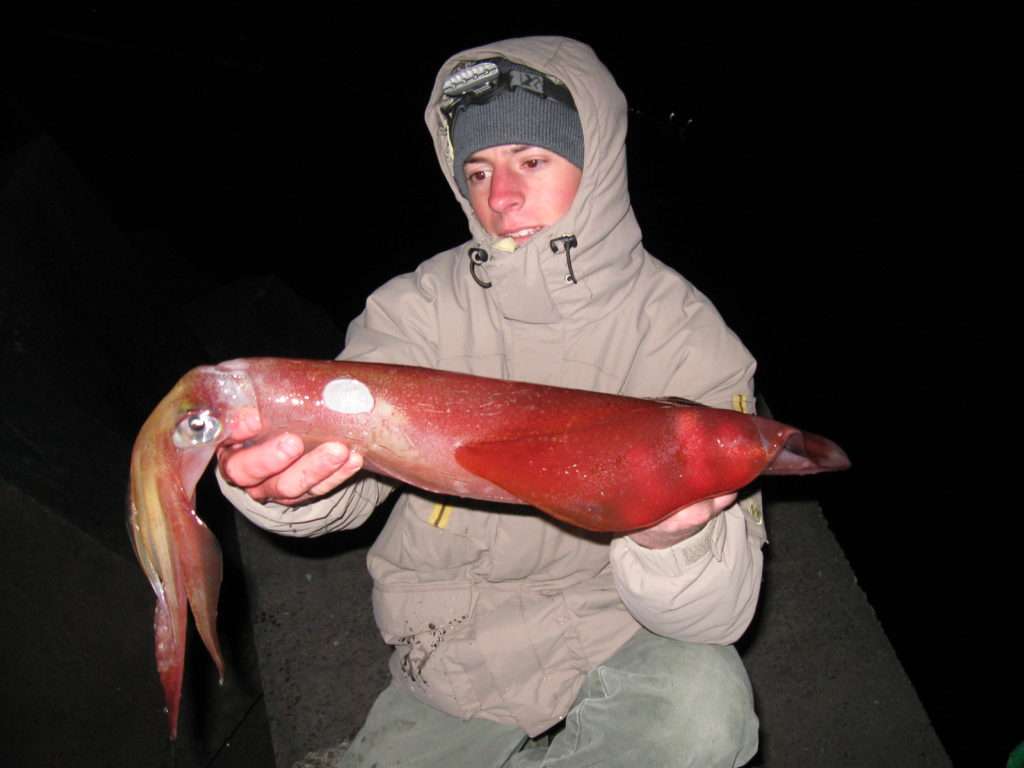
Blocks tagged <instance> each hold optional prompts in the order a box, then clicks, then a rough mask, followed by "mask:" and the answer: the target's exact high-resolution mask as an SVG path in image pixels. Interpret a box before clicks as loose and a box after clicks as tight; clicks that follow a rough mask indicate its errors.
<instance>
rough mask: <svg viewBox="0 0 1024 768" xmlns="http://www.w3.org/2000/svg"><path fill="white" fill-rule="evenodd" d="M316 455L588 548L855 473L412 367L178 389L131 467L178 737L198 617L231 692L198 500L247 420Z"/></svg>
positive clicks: (754, 421)
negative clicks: (510, 515) (794, 480)
mask: <svg viewBox="0 0 1024 768" xmlns="http://www.w3.org/2000/svg"><path fill="white" fill-rule="evenodd" d="M252 408H255V409H256V410H257V411H258V413H259V417H260V422H261V424H262V428H263V430H264V433H267V434H269V433H275V432H285V431H287V432H293V433H296V434H298V435H300V436H301V437H302V438H303V440H304V442H305V445H306V447H307V449H309V448H312V447H314V446H315V445H318V444H320V443H323V442H326V441H335V440H338V441H343V442H346V443H348V444H349V445H350V446H351V447H352V448H353V449H355V450H356V451H358V452H359V453H361V454H362V455H363V457H364V469H365V470H367V471H369V472H374V473H378V474H381V475H385V476H388V477H391V478H395V479H397V480H399V481H401V482H404V483H409V484H411V485H414V486H417V487H418V488H422V489H424V490H427V491H430V492H433V493H437V494H444V495H450V496H458V497H463V498H467V499H479V500H484V501H491V502H507V503H511V504H526V505H529V506H532V507H535V508H536V509H538V510H540V511H541V512H543V513H546V514H548V515H550V516H551V517H553V518H556V519H558V520H560V521H562V522H564V523H568V524H570V525H572V526H576V527H578V528H582V529H586V530H590V531H604V532H610V533H620V534H624V533H628V532H630V531H637V530H641V529H644V528H647V527H650V526H653V525H656V524H657V523H658V522H659V521H661V520H663V519H665V518H666V517H668V516H669V515H671V514H672V513H673V512H674V511H676V510H679V509H681V508H683V507H686V506H689V505H691V504H694V503H696V502H698V501H701V500H703V499H708V498H712V497H715V496H720V495H723V494H726V493H729V492H732V491H735V490H738V489H740V488H742V487H744V486H746V485H748V484H749V483H750V482H751V481H753V480H754V479H755V478H756V477H757V476H758V475H762V474H769V475H788V474H797V475H799V474H812V473H817V472H829V471H834V470H841V469H846V468H847V467H848V466H849V464H850V463H849V460H848V459H847V457H846V454H845V453H844V452H843V451H842V449H841V448H839V446H838V445H836V444H835V443H833V442H832V441H830V440H828V439H826V438H824V437H820V436H818V435H813V434H810V433H807V432H802V431H800V430H798V429H795V428H794V427H790V426H787V425H785V424H782V423H779V422H777V421H773V420H771V419H767V418H761V417H758V416H752V415H747V414H743V413H739V412H736V411H730V410H722V409H717V408H710V407H705V406H701V405H699V404H697V403H694V402H691V401H687V400H681V399H675V398H669V399H642V398H635V397H624V396H619V395H609V394H602V393H596V392H587V391H582V390H574V389H565V388H561V387H552V386H544V385H538V384H528V383H522V382H515V381H505V380H498V379H489V378H483V377H479V376H471V375H467V374H461V373H452V372H448V371H438V370H431V369H426V368H418V367H413V366H403V365H387V364H381V363H359V362H339V361H314V360H294V359H283V358H247V359H238V360H230V361H228V362H224V363H221V364H219V365H215V366H201V367H198V368H195V369H193V370H191V371H189V372H188V373H186V374H185V376H183V377H182V378H181V379H180V380H179V381H178V383H177V384H175V386H174V388H173V389H172V390H171V391H170V393H168V394H167V396H166V397H164V399H163V400H162V401H161V402H160V403H159V404H158V405H157V407H156V408H155V410H154V411H153V412H152V414H151V415H150V416H149V418H148V419H147V420H146V422H145V423H144V424H143V426H142V429H141V430H140V432H139V434H138V437H137V438H136V441H135V444H134V447H133V450H132V456H131V487H130V501H129V510H128V515H129V519H128V529H129V534H130V536H131V540H132V545H133V547H134V550H135V553H136V556H137V557H138V560H139V563H140V565H141V566H142V569H143V571H144V572H145V573H146V576H147V577H148V579H149V582H150V584H151V586H152V588H153V591H154V593H155V594H156V610H155V615H154V635H155V642H156V662H157V671H158V674H159V676H160V680H161V684H162V686H163V689H164V696H165V700H166V708H167V715H168V720H169V726H170V736H171V739H174V738H175V737H176V735H177V721H178V710H179V704H180V700H181V683H182V676H183V672H184V653H185V631H186V627H187V613H188V606H191V609H192V616H193V618H194V621H195V625H196V628H197V630H198V632H199V635H200V637H201V639H202V641H203V643H204V644H205V646H206V648H207V649H208V651H209V652H210V655H211V656H212V657H213V660H214V662H215V664H216V666H217V668H218V671H219V672H220V675H221V680H223V675H224V661H223V657H222V655H221V651H220V647H219V645H218V639H217V628H216V623H217V599H218V592H219V590H220V583H221V554H220V548H219V546H218V544H217V541H216V539H215V538H214V536H213V534H212V533H211V532H210V531H209V529H208V528H207V527H206V525H205V524H204V523H203V521H202V520H201V519H200V518H199V517H198V516H197V514H196V511H195V488H196V484H197V483H198V481H199V478H200V477H201V475H202V474H203V472H204V471H205V469H206V467H207V465H208V464H209V463H210V460H211V458H212V457H213V455H214V453H215V451H216V448H217V446H219V445H220V444H222V443H225V442H230V441H231V440H232V431H233V429H234V428H235V425H237V424H238V423H239V418H240V414H241V413H242V412H243V409H252Z"/></svg>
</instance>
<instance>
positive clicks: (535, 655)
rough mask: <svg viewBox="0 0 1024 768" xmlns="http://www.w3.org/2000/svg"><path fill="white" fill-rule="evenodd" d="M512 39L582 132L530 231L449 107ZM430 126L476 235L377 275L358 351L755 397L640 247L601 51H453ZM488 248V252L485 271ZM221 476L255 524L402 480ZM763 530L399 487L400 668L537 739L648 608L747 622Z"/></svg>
mask: <svg viewBox="0 0 1024 768" xmlns="http://www.w3.org/2000/svg"><path fill="white" fill-rule="evenodd" d="M498 56H500V57H504V58H506V59H508V60H510V61H514V62H518V63H521V64H525V65H527V66H529V67H532V68H534V69H537V70H540V71H542V72H545V73H546V74H548V75H549V76H553V77H556V78H558V79H559V80H561V81H562V82H563V83H564V84H565V85H566V86H567V87H568V88H569V90H570V92H571V93H572V95H573V98H574V100H575V102H576V105H577V108H578V110H579V114H580V119H581V122H582V125H583V133H584V169H583V176H582V179H581V182H580V186H579V189H578V191H577V194H576V197H575V200H574V202H573V204H572V206H571V208H570V209H569V210H568V212H567V213H566V214H565V216H563V218H562V219H561V220H560V221H558V222H556V223H555V224H554V225H552V226H551V227H549V228H548V229H546V230H543V231H541V232H540V233H538V234H537V235H535V236H534V237H532V238H531V239H530V240H529V241H528V242H527V243H526V244H525V245H523V246H521V247H519V248H516V247H515V244H514V242H513V241H511V240H506V241H502V240H496V238H494V237H493V236H491V235H490V234H488V233H487V232H486V231H485V230H484V229H483V228H482V226H481V225H480V223H479V222H478V221H477V219H476V217H475V216H474V214H473V210H472V208H471V206H470V205H469V203H468V201H467V200H466V199H465V198H463V197H462V195H461V194H460V193H459V191H458V188H457V186H456V185H455V182H454V180H453V175H452V174H453V169H452V159H451V158H452V152H451V147H450V145H449V141H448V136H447V131H446V125H445V122H444V120H443V119H442V117H441V114H440V110H439V104H440V100H441V97H442V94H441V87H442V83H443V82H444V80H445V79H446V77H448V75H449V74H450V73H451V72H452V70H453V69H454V68H455V67H456V66H458V65H459V64H460V63H463V62H466V61H475V60H480V59H486V58H491V57H498ZM426 122H427V127H428V129H429V131H430V133H431V136H432V137H433V140H434V146H435V149H436V152H437V157H438V160H439V162H440V165H441V169H442V172H443V173H444V175H445V177H446V178H447V179H448V181H449V183H450V185H451V188H452V192H453V194H454V195H455V197H456V199H457V200H458V202H459V203H460V204H461V205H462V207H463V210H464V211H465V213H466V217H467V219H468V221H469V228H470V232H471V235H472V237H471V239H470V240H469V241H468V242H466V243H464V244H463V245H461V246H459V247H457V248H454V249H452V250H449V251H445V252H443V253H440V254H438V255H436V256H434V257H433V258H431V259H429V260H427V261H425V262H424V263H423V264H421V265H420V267H419V268H418V269H417V270H416V271H415V272H413V273H410V274H406V275H401V276H399V277H396V278H394V279H393V280H391V281H390V282H388V283H386V284H385V285H384V286H383V287H381V288H380V289H378V290H377V291H375V292H374V293H373V294H372V295H371V296H370V297H369V299H368V300H367V304H366V308H365V310H364V311H363V313H362V314H361V315H360V316H359V317H357V318H356V319H355V320H354V321H353V322H352V324H351V326H350V327H349V331H348V336H347V339H346V346H345V350H344V352H343V353H342V354H341V356H340V357H341V359H346V360H362V361H374V362H390V363H406V364H413V365H421V366H428V367H435V368H441V369H447V370H452V371H460V372H465V373H472V374H477V375H482V376H491V377H495V378H505V379H517V380H522V381H531V382H536V383H545V384H555V385H560V386H568V387H575V388H579V389H590V390H596V391H601V392H611V393H618V394H624V395H632V396H639V397H657V396H664V395H676V396H681V397H686V398H688V399H692V400H697V401H700V402H703V403H705V404H707V405H712V406H716V407H725V408H729V407H741V408H746V409H747V410H749V404H751V403H752V402H753V373H754V367H755V363H754V360H753V359H752V358H751V356H750V354H749V353H748V352H747V350H746V349H745V348H744V347H743V345H742V344H741V343H740V341H739V340H738V339H737V337H736V336H735V335H734V334H733V333H732V332H731V331H730V330H729V329H728V328H727V327H726V325H725V324H724V322H723V321H722V319H721V317H720V316H719V314H718V312H717V311H716V310H715V308H714V307H713V306H712V304H711V303H710V301H708V299H707V298H706V297H705V296H704V295H702V294H701V293H700V292H699V291H698V290H697V289H695V288H694V287H693V286H692V285H690V284H689V283H688V282H687V281H686V280H685V279H684V278H682V277H681V276H680V275H679V274H678V273H676V272H675V271H673V270H671V269H670V268H668V267H667V266H665V265H664V264H662V263H661V262H660V261H658V260H657V259H655V258H654V257H653V256H651V255H650V254H648V253H647V252H646V251H645V250H644V248H643V245H642V242H641V233H640V228H639V226H638V224H637V221H636V219H635V217H634V214H633V210H632V208H631V206H630V202H629V194H628V190H627V183H626V150H625V138H626V124H627V115H626V102H625V98H624V97H623V95H622V92H621V91H620V90H619V88H618V87H617V86H616V84H615V81H614V80H613V78H612V76H611V74H610V73H609V72H608V71H607V70H606V69H605V67H604V65H603V64H601V62H600V61H599V60H598V59H597V57H596V56H595V55H594V53H593V51H592V50H591V49H590V48H589V47H587V46H586V45H583V44H581V43H578V42H576V41H573V40H567V39H564V38H555V37H539V38H525V39H518V40H508V41H504V42H500V43H495V44H493V45H490V46H486V47H481V48H476V49H472V50H469V51H466V52H464V53H461V54H458V55H456V56H454V57H452V58H451V59H449V60H448V61H447V62H446V63H445V64H444V66H443V67H442V68H441V70H440V72H439V74H438V76H437V79H436V82H435V85H434V88H433V92H432V94H431V99H430V104H429V105H428V107H427V111H426ZM567 234H571V235H574V236H575V238H576V243H577V245H576V247H575V248H572V249H571V251H570V253H569V254H568V258H570V259H571V267H572V269H571V271H572V273H573V276H574V277H575V280H576V281H575V282H573V280H572V279H570V278H569V273H570V270H569V267H568V265H567V260H566V258H567V257H566V254H565V252H564V247H563V248H561V249H558V250H557V252H556V250H555V249H553V247H552V240H554V239H555V238H557V237H559V236H561V235H567ZM555 246H556V248H557V246H558V243H555ZM473 249H483V251H484V252H485V253H486V254H487V257H486V262H485V263H482V264H481V263H478V264H477V265H476V267H475V269H476V276H477V277H478V278H481V279H480V280H479V281H478V280H477V279H474V276H473V274H472V272H471V269H470V268H471V265H472V261H471V257H470V253H471V250H473ZM477 260H478V262H479V261H480V258H479V252H477ZM481 283H490V287H489V288H485V287H483V285H482V284H481ZM221 486H222V488H223V489H224V492H225V494H226V495H227V496H228V498H229V499H230V500H231V501H232V502H233V503H234V504H235V506H236V507H238V508H239V509H240V511H242V512H243V514H245V515H246V516H247V517H249V519H250V520H252V521H254V522H256V523H257V524H258V525H261V526H262V527H264V528H267V529H270V530H274V531H277V532H279V533H284V534H288V535H298V536H315V535H320V534H323V533H326V532H329V531H334V530H341V529H345V528H352V527H355V526H358V525H360V524H361V523H362V522H363V521H364V520H366V518H367V517H368V516H369V515H370V513H371V512H372V510H373V508H374V507H375V506H377V504H379V503H380V502H381V501H383V500H384V498H385V497H386V496H387V495H388V494H389V493H391V491H392V490H394V489H395V484H394V483H393V482H392V481H388V480H385V479H381V478H377V477H375V476H372V475H368V474H365V473H364V474H362V475H361V476H359V479H358V480H356V481H353V482H350V483H348V484H346V485H345V486H343V487H342V488H341V489H339V491H337V492H336V493H334V494H332V495H331V496H328V497H325V498H323V499H320V500H318V501H316V502H313V503H310V504H306V505H302V506H300V507H295V508H288V507H283V506H281V505H278V504H274V503H268V504H259V503H257V502H255V501H253V500H252V499H251V498H249V497H248V496H247V495H246V494H245V493H244V492H242V491H241V490H240V489H238V488H234V487H232V486H230V485H228V484H227V483H226V482H224V481H223V479H221ZM764 541H765V533H764V527H763V525H762V523H761V513H760V503H759V497H757V496H756V495H755V496H752V497H749V498H747V499H745V500H743V501H741V502H740V503H738V504H736V505H734V506H733V507H731V508H730V509H727V510H726V511H725V512H724V513H722V514H721V515H720V516H719V517H717V518H715V519H714V520H713V521H712V522H711V523H709V524H708V525H707V526H706V527H705V528H704V529H703V530H702V531H701V532H700V533H699V534H697V535H696V536H694V537H692V538H690V539H687V540H685V541H683V542H680V543H679V544H677V545H675V546H674V547H671V548H669V549H664V550H650V549H646V548H644V547H641V546H639V545H638V544H636V543H635V542H633V541H632V540H631V539H630V538H628V537H611V536H607V535H595V534H591V533H587V532H584V531H579V530H575V529H572V528H570V527H568V526H565V525H563V524H560V523H558V522H556V521H553V520H551V519H550V518H547V517H545V516H543V515H541V514H539V513H537V512H535V511H533V510H530V509H529V508H523V507H511V506H504V505H485V504H482V503H478V502H471V501H466V500H460V499H452V498H441V497H436V496H432V495H430V494H428V493H426V492H422V491H418V490H415V489H403V493H402V496H401V498H400V499H399V500H398V502H397V503H396V505H395V508H394V510H393V511H392V513H391V516H390V518H389V520H388V522H387V524H386V526H385V527H384V530H383V531H382V533H381V534H380V536H379V538H378V540H377V541H376V543H375V544H374V545H373V547H372V548H371V549H370V552H369V555H368V557H367V563H368V566H369V569H370V571H371V573H372V575H373V579H374V592H373V607H374V613H375V617H376V620H377V624H378V626H379V628H380V630H381V633H382V635H383V637H384V639H385V641H386V642H388V643H389V644H391V645H393V646H395V652H394V654H393V656H392V659H391V671H392V675H393V678H394V680H395V682H396V683H397V684H399V685H402V686H404V687H406V688H407V689H408V690H410V691H411V692H412V693H414V694H415V695H416V696H418V697H420V698H421V699H422V700H424V701H426V702H428V703H430V704H432V705H433V706H435V707H437V708H438V709H441V710H443V711H445V712H448V713H450V714H452V715H455V716H457V717H461V718H470V717H484V718H489V719H492V720H497V721H499V722H506V723H514V724H516V725H518V726H520V727H521V728H523V730H525V731H526V732H527V733H528V734H530V735H531V736H533V735H536V734H539V733H541V732H543V731H544V730H546V729H547V728H549V727H550V726H551V725H553V724H554V723H556V722H557V721H558V720H559V719H561V718H562V717H564V716H565V714H566V713H567V711H568V710H569V708H570V707H571V706H572V703H573V701H574V699H575V697H576V694H577V692H578V690H579V688H580V686H581V685H582V682H583V680H584V677H585V676H586V674H587V673H588V672H590V671H591V670H592V669H594V668H595V667H596V666H597V665H599V664H601V663H602V662H603V661H605V660H606V659H607V658H608V657H610V656H611V655H612V654H613V653H615V651H616V650H618V649H619V648H620V647H621V646H622V645H623V644H624V643H625V642H626V641H627V640H628V639H629V638H630V637H631V636H632V635H633V634H634V633H635V632H636V630H637V628H638V626H639V624H643V625H645V626H646V627H647V628H648V629H650V630H651V631H653V632H655V633H658V634H662V635H665V636H669V637H674V638H678V639H681V640H687V641H694V642H709V643H730V642H733V641H734V640H736V639H737V638H738V637H739V636H740V635H741V634H742V632H743V631H744V629H745V628H746V627H747V625H748V624H749V622H750V619H751V618H752V616H753V613H754V610H755V607H756V604H757V598H758V593H759V587H760V581H761V567H762V557H761V546H762V544H763V543H764Z"/></svg>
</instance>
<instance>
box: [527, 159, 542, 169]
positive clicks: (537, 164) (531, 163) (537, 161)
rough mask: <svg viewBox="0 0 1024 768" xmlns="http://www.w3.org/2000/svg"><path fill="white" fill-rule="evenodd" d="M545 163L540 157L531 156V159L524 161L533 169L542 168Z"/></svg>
mask: <svg viewBox="0 0 1024 768" xmlns="http://www.w3.org/2000/svg"><path fill="white" fill-rule="evenodd" d="M543 164H544V160H543V159H541V158H539V157H531V158H530V159H529V160H524V161H523V165H524V166H526V167H527V168H531V169H536V168H540V167H541V166H542V165H543Z"/></svg>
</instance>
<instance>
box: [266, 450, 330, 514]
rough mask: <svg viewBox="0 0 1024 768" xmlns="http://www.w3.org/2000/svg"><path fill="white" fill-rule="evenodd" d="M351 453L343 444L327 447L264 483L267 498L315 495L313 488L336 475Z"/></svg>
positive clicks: (276, 498) (289, 498) (310, 453)
mask: <svg viewBox="0 0 1024 768" xmlns="http://www.w3.org/2000/svg"><path fill="white" fill-rule="evenodd" d="M348 457H349V449H348V447H347V446H345V445H343V444H341V443H324V444H323V445H320V446H317V447H316V448H315V449H314V450H312V451H310V452H309V453H307V454H306V455H305V456H303V457H302V458H301V459H299V460H298V461H296V462H295V463H294V464H292V465H291V466H289V467H288V468H287V469H285V470H284V471H283V472H281V473H280V474H279V475H277V476H276V477H272V478H270V479H268V480H267V482H266V483H265V486H266V488H265V490H266V491H267V492H268V493H267V497H268V498H272V499H275V500H282V501H284V500H286V499H287V500H294V499H299V498H303V497H305V496H307V495H310V494H312V493H313V488H314V487H315V486H317V485H319V484H321V483H323V482H324V481H325V480H327V479H328V478H329V477H330V476H331V475H333V474H334V473H335V472H337V471H338V470H339V469H340V468H341V467H342V466H343V465H344V464H345V462H346V461H347V460H348Z"/></svg>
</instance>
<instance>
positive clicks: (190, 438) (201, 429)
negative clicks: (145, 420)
mask: <svg viewBox="0 0 1024 768" xmlns="http://www.w3.org/2000/svg"><path fill="white" fill-rule="evenodd" d="M220 432H221V425H220V421H219V420H218V419H217V418H216V417H215V416H214V415H213V414H211V413H210V412H209V411H191V412H189V414H188V415H187V416H185V418H183V419H182V420H181V421H179V422H178V426H177V427H175V428H174V435H173V436H172V440H173V442H174V445H175V446H177V447H178V448H193V447H195V446H197V445H205V444H206V443H212V442H213V441H214V440H216V439H217V438H218V437H219V436H220Z"/></svg>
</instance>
